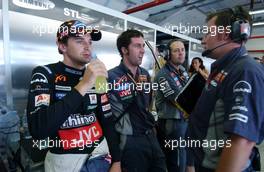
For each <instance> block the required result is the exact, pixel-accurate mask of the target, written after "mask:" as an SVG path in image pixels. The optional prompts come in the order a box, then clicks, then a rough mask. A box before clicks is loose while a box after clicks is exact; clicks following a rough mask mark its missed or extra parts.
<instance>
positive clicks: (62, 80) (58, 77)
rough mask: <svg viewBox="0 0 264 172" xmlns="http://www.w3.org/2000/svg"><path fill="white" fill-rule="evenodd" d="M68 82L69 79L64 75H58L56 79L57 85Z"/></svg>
mask: <svg viewBox="0 0 264 172" xmlns="http://www.w3.org/2000/svg"><path fill="white" fill-rule="evenodd" d="M59 81H60V82H66V81H67V78H66V76H64V75H57V76H56V78H55V83H58V82H59Z"/></svg>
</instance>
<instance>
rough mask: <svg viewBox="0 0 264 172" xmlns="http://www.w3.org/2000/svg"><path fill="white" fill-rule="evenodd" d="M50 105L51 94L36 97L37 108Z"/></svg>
mask: <svg viewBox="0 0 264 172" xmlns="http://www.w3.org/2000/svg"><path fill="white" fill-rule="evenodd" d="M49 103H50V95H49V94H40V95H37V96H35V107H38V106H41V105H45V106H48V105H49Z"/></svg>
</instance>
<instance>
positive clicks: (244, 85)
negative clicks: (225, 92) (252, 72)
mask: <svg viewBox="0 0 264 172" xmlns="http://www.w3.org/2000/svg"><path fill="white" fill-rule="evenodd" d="M251 91H252V88H251V85H250V84H249V83H248V82H247V81H243V80H242V81H238V82H237V83H236V84H235V85H234V87H233V93H238V92H244V93H251Z"/></svg>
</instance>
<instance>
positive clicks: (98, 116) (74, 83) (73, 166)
mask: <svg viewBox="0 0 264 172" xmlns="http://www.w3.org/2000/svg"><path fill="white" fill-rule="evenodd" d="M74 29H75V30H74ZM100 38H101V32H100V31H95V30H93V31H90V32H88V30H87V26H86V25H85V24H84V23H82V22H80V21H78V20H71V21H67V22H64V23H63V24H62V25H61V26H60V28H59V30H58V32H57V45H58V50H59V52H60V54H63V57H64V58H63V62H58V63H54V64H48V65H45V66H38V67H36V68H35V69H34V70H33V72H32V78H31V81H30V89H29V96H28V106H27V112H28V114H27V117H28V123H29V129H30V133H31V135H32V136H33V138H34V139H45V140H34V142H35V143H36V142H38V143H41V144H40V146H41V145H42V143H43V142H45V144H46V145H47V146H49V148H50V150H49V152H48V153H47V155H46V158H45V171H56V172H62V171H63V172H64V171H89V172H91V171H108V169H109V166H110V162H111V159H109V156H108V152H109V151H108V146H109V149H110V153H111V156H112V161H113V162H117V163H118V161H119V159H120V157H119V154H120V153H119V152H118V149H116V147H115V145H116V143H114V141H115V140H116V139H115V137H116V133H115V131H114V130H113V129H111V128H112V127H113V126H114V125H113V120H112V119H113V118H112V112H111V107H110V104H109V102H108V97H107V94H106V93H104V94H97V93H96V92H95V90H94V89H93V86H94V83H95V80H96V77H98V76H104V77H107V71H106V68H105V66H104V64H103V63H102V62H101V61H99V60H92V61H90V60H91V42H92V41H97V40H99V39H100ZM89 62H90V63H89ZM87 63H89V64H88V66H87V67H85V65H86V64H87ZM104 136H106V139H107V142H106V139H105V137H104ZM110 137H111V139H110ZM107 143H108V145H107ZM113 164H116V163H113ZM111 170H112V171H118V169H117V170H116V169H115V165H112V168H110V171H111Z"/></svg>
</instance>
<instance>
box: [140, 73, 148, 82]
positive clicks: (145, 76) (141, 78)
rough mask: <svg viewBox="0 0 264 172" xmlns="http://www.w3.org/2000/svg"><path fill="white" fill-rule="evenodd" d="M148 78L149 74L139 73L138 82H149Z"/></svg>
mask: <svg viewBox="0 0 264 172" xmlns="http://www.w3.org/2000/svg"><path fill="white" fill-rule="evenodd" d="M147 81H148V78H147V75H139V77H138V82H147Z"/></svg>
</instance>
